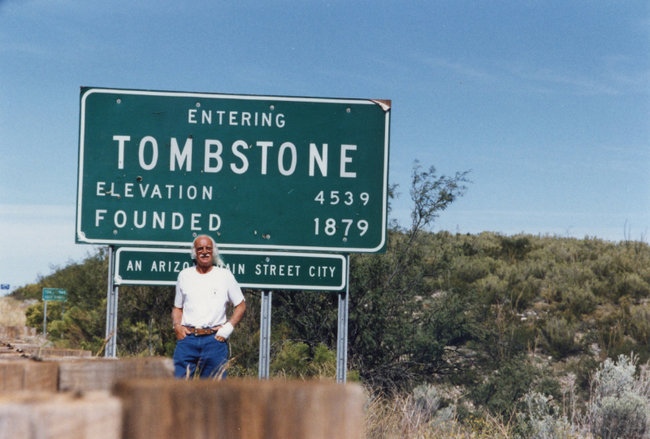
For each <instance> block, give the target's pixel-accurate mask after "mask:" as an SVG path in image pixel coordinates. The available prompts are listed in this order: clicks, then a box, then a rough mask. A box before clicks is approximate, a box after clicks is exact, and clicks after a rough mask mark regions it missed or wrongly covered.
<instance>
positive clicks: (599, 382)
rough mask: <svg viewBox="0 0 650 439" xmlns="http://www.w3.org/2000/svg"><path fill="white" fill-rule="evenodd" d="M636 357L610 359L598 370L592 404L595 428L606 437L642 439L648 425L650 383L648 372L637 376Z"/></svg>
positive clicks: (591, 419)
mask: <svg viewBox="0 0 650 439" xmlns="http://www.w3.org/2000/svg"><path fill="white" fill-rule="evenodd" d="M635 371H636V358H635V357H634V356H633V355H631V356H629V357H628V356H625V355H620V356H619V357H618V360H617V361H616V362H613V361H612V360H611V359H609V358H608V359H607V360H605V361H604V362H603V364H602V365H601V366H600V368H599V369H598V370H597V371H596V373H595V374H594V377H593V381H592V395H591V400H590V402H589V406H588V419H589V426H590V430H591V432H592V433H593V434H594V435H596V436H597V437H599V438H602V439H614V438H623V437H624V438H628V439H641V438H643V437H644V433H645V432H646V430H647V428H648V425H647V424H648V413H649V412H650V391H649V390H650V385H649V382H648V381H649V380H648V376H647V373H642V374H640V376H639V377H638V378H635Z"/></svg>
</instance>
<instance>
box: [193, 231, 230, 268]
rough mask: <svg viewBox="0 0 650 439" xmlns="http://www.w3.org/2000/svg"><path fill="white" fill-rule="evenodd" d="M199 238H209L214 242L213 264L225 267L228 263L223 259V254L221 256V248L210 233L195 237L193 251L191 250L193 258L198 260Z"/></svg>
mask: <svg viewBox="0 0 650 439" xmlns="http://www.w3.org/2000/svg"><path fill="white" fill-rule="evenodd" d="M199 238H208V239H209V240H210V242H211V243H212V265H217V266H219V267H224V266H225V265H226V263H225V262H223V259H221V256H219V248H218V247H217V243H216V242H214V239H212V236H210V235H199V236H197V237H196V238H194V241H192V251H191V252H192V260H193V261H194V262H196V241H198V240H199Z"/></svg>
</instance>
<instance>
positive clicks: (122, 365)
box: [47, 357, 174, 391]
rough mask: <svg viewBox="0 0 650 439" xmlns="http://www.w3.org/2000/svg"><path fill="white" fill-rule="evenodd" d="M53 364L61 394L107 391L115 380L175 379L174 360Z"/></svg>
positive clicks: (97, 360) (152, 359)
mask: <svg viewBox="0 0 650 439" xmlns="http://www.w3.org/2000/svg"><path fill="white" fill-rule="evenodd" d="M47 361H48V362H49V361H52V360H50V359H48V360H47ZM56 363H57V364H58V365H59V390H61V391H70V390H82V391H88V390H110V389H111V388H112V386H113V384H114V383H115V382H116V381H118V380H123V379H129V378H160V377H172V376H173V375H174V365H173V360H172V359H171V358H166V357H146V358H125V359H120V360H118V359H111V358H92V359H75V360H67V359H61V360H56Z"/></svg>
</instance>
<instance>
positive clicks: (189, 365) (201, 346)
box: [174, 334, 228, 379]
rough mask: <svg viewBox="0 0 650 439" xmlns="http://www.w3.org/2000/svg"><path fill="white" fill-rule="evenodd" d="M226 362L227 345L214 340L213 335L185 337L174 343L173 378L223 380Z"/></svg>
mask: <svg viewBox="0 0 650 439" xmlns="http://www.w3.org/2000/svg"><path fill="white" fill-rule="evenodd" d="M227 362H228V343H226V342H223V341H218V340H216V339H215V338H214V335H191V334H190V335H186V336H185V338H184V339H182V340H178V341H177V342H176V349H175V350H174V376H175V377H176V378H186V377H188V378H194V376H195V375H199V376H200V377H201V378H222V379H223V378H226V369H225V366H226V363H227ZM197 368H198V371H197Z"/></svg>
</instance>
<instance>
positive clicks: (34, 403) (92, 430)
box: [0, 392, 122, 439]
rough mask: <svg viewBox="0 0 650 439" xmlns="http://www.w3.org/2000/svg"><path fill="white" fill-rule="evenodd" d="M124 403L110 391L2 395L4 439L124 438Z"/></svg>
mask: <svg viewBox="0 0 650 439" xmlns="http://www.w3.org/2000/svg"><path fill="white" fill-rule="evenodd" d="M121 407H122V404H121V402H120V400H119V399H118V398H115V397H114V396H111V395H110V394H109V393H108V392H93V393H88V394H84V395H79V394H70V393H58V394H57V393H44V392H20V393H13V394H4V395H0V437H2V438H21V439H44V438H47V439H71V438H74V439H121V434H122V433H121V430H122V418H121Z"/></svg>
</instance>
